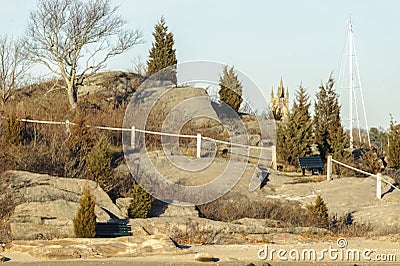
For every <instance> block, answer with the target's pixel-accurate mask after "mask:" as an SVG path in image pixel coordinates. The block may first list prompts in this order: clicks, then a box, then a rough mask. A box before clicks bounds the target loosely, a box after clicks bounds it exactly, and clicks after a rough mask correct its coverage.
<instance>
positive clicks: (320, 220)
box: [306, 195, 329, 228]
mask: <svg viewBox="0 0 400 266" xmlns="http://www.w3.org/2000/svg"><path fill="white" fill-rule="evenodd" d="M306 207H307V212H308V217H309V219H310V222H311V223H312V224H313V225H317V226H318V227H324V228H326V227H328V223H329V218H328V217H329V215H328V208H327V207H326V204H325V202H324V200H323V199H322V197H321V195H318V197H317V198H316V200H315V202H314V204H310V205H307V206H306Z"/></svg>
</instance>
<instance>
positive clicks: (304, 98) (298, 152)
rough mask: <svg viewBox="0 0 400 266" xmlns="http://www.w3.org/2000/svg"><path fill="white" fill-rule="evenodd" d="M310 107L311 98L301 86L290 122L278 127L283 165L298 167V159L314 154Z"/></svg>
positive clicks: (279, 151)
mask: <svg viewBox="0 0 400 266" xmlns="http://www.w3.org/2000/svg"><path fill="white" fill-rule="evenodd" d="M310 105H311V104H310V96H309V95H308V94H307V92H306V90H305V89H304V88H303V87H302V86H301V85H300V87H299V89H298V90H297V91H296V99H295V101H294V103H293V107H292V110H291V112H290V113H289V117H288V120H287V121H285V122H283V123H281V124H279V125H278V130H277V131H278V132H277V135H278V139H277V152H278V154H277V155H278V158H279V161H280V162H281V163H283V164H286V165H292V166H296V167H297V166H298V162H297V157H303V156H309V155H311V153H312V151H311V144H312V121H311V115H310V111H309V109H310Z"/></svg>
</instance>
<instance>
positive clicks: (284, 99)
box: [269, 78, 289, 121]
mask: <svg viewBox="0 0 400 266" xmlns="http://www.w3.org/2000/svg"><path fill="white" fill-rule="evenodd" d="M269 108H270V110H271V112H272V114H273V115H274V118H275V120H280V121H283V120H286V119H287V118H288V115H289V90H288V89H287V88H286V92H285V88H284V87H283V82H282V78H281V81H280V83H279V88H278V91H277V94H276V97H275V95H274V88H272V91H271V101H270V104H269Z"/></svg>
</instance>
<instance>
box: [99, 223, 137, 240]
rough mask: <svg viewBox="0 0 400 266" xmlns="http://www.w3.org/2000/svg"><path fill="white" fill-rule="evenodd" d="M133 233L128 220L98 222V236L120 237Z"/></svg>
mask: <svg viewBox="0 0 400 266" xmlns="http://www.w3.org/2000/svg"><path fill="white" fill-rule="evenodd" d="M131 235H132V233H131V225H130V224H129V223H128V222H127V221H126V220H119V221H110V222H106V223H96V237H118V236H131Z"/></svg>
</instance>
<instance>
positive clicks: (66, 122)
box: [65, 119, 71, 138]
mask: <svg viewBox="0 0 400 266" xmlns="http://www.w3.org/2000/svg"><path fill="white" fill-rule="evenodd" d="M65 132H66V134H67V137H68V138H69V137H70V136H71V129H70V122H69V120H68V119H67V120H65Z"/></svg>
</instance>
